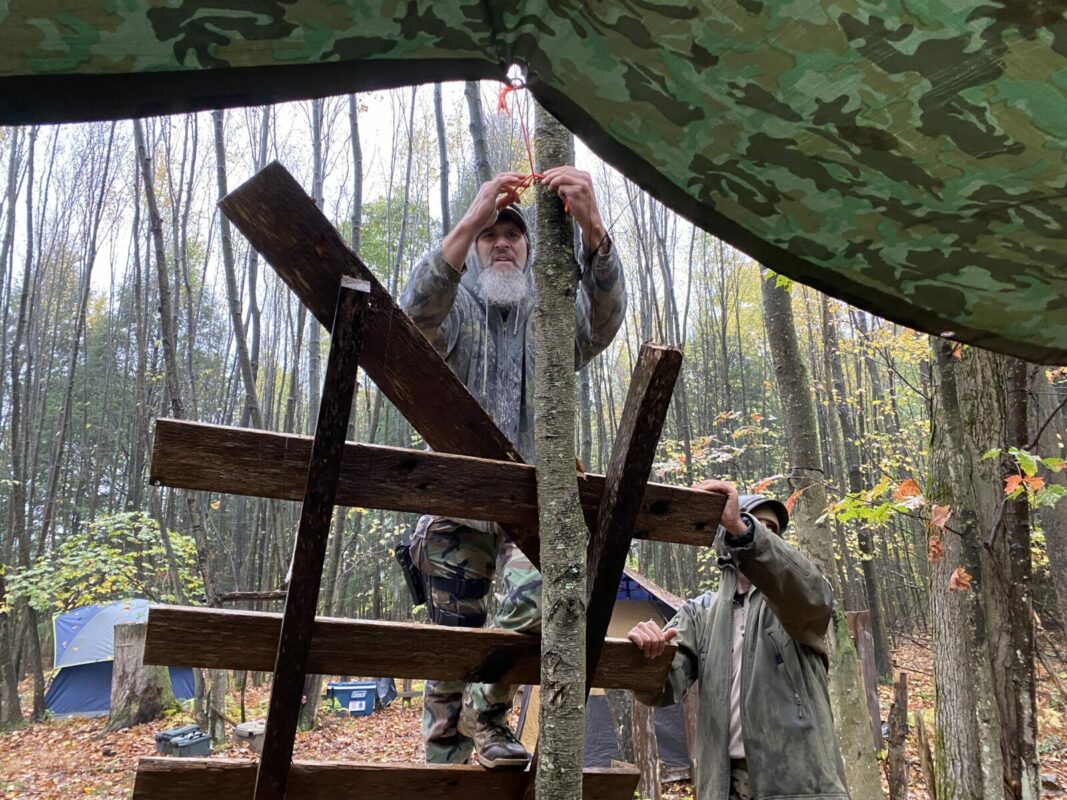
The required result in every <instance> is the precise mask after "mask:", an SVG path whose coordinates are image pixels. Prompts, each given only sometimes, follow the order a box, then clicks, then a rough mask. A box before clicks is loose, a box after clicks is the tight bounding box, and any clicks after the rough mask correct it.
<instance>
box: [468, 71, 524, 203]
mask: <svg viewBox="0 0 1067 800" xmlns="http://www.w3.org/2000/svg"><path fill="white" fill-rule="evenodd" d="M463 94H464V95H465V96H466V98H467V110H468V112H469V114H470V132H471V144H472V145H473V146H474V175H475V178H476V179H477V181H478V183H479V185H480V184H483V183H485V182H486V181H488V180H489V179H491V178H492V177H493V168H492V167H491V166H490V165H489V147H488V146H487V145H486V141H485V118H484V117H483V116H482V88H481V85H480V84H479V83H478V81H467V84H466V87H465V89H464V91H463ZM538 158H539V159H540V156H538Z"/></svg>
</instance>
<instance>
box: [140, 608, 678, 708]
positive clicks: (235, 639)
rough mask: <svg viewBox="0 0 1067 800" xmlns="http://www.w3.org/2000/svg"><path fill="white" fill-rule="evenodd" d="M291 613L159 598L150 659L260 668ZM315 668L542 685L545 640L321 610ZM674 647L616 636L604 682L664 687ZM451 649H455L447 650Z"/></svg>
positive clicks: (601, 675) (311, 667)
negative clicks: (641, 644)
mask: <svg viewBox="0 0 1067 800" xmlns="http://www.w3.org/2000/svg"><path fill="white" fill-rule="evenodd" d="M281 619H282V618H281V615H280V614H271V613H266V612H260V611H223V610H221V609H212V608H188V607H182V606H152V608H151V609H150V610H149V612H148V632H147V635H146V640H145V655H144V663H145V664H155V665H165V666H172V667H205V668H210V669H233V670H256V671H267V672H269V671H270V670H272V669H273V668H274V650H275V647H276V644H277V641H278V633H279V631H280V629H281ZM309 628H310V630H311V634H312V635H311V646H310V650H309V652H308V661H307V671H308V672H310V673H312V674H318V675H387V676H389V677H391V678H435V679H437V680H459V681H463V682H465V683H472V682H473V683H513V684H527V683H529V684H537V683H540V681H541V671H540V669H541V668H540V664H541V649H540V648H541V639H540V637H538V636H528V635H525V634H521V633H514V632H511V631H499V630H492V629H489V628H448V627H445V626H442V625H418V624H414V623H405V622H371V621H369V620H351V619H334V618H330V617H318V618H316V619H315V624H314V626H309ZM674 651H675V648H674V646H673V645H672V646H670V647H669V648H668V651H667V652H666V653H664V654H663V655H662V656H660V657H659V658H655V659H647V658H645V657H644V655H642V654H641V653H640V652H639V651H638V650H637V648H636V647H634V646H633V645H632V644H630V643H629V642H628V641H626V640H625V639H608V640H607V641H606V642H605V644H604V652H603V655H602V657H601V660H600V665H599V668H598V669H597V672H596V675H595V676H594V678H593V684H594V685H595V686H602V687H605V688H614V689H636V690H637V691H651V690H653V689H655V688H657V687H659V686H662V685H663V682H664V681H665V680H666V678H667V672H668V670H669V669H670V664H671V660H672V659H673V658H674ZM442 653H447V654H448V657H447V658H443V657H442V656H441V654H442Z"/></svg>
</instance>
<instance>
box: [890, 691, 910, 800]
mask: <svg viewBox="0 0 1067 800" xmlns="http://www.w3.org/2000/svg"><path fill="white" fill-rule="evenodd" d="M907 734H908V673H906V672H901V673H900V677H898V678H897V683H896V686H895V688H894V691H893V705H892V706H891V707H890V709H889V749H888V757H887V761H888V762H889V763H888V767H889V769H888V778H889V800H908V759H907V756H906V754H905V753H904V741H905V739H906V738H907Z"/></svg>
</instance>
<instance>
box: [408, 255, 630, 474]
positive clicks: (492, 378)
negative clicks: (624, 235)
mask: <svg viewBox="0 0 1067 800" xmlns="http://www.w3.org/2000/svg"><path fill="white" fill-rule="evenodd" d="M575 251H576V258H577V263H578V264H581V265H583V266H585V265H586V264H587V263H588V261H589V259H588V256H587V255H586V253H585V252H584V249H583V248H582V247H581V244H580V242H579V243H578V244H577V245H576V247H575ZM534 257H535V256H534V252H533V248H532V247H531V248H530V249H529V256H528V258H527V267H526V279H527V280H528V281H529V283H530V292H529V294H528V295H527V296H526V298H525V299H524V300H523V301H522V302H521V303H520V304H519V305H518V307H516V308H513V309H511V310H510V311H508V312H507V314H506V315H505V314H503V313H501V311H500V309H498V308H497V307H496V306H492V305H488V304H486V303H484V302H483V301H482V299H481V297H480V294H479V292H478V278H479V276H480V275H481V271H482V264H481V261H480V259H479V258H478V252H477V248H476V247H474V246H472V247H471V249H470V252H469V253H468V255H467V260H466V262H465V264H464V271H463V274H462V276H460V274H459V273H457V272H456V271H455V270H454V269H453V268H452V267H450V266H449V265H448V264H447V263H446V262H445V259H444V257H443V255H442V254H441V248H440V247H437V248H435V249H433V250H431V251H430V252H429V253H427V254H426V255H425V256H424V257H423V258H422V260H421V261H420V262H419V263H418V264H417V265H416V266H415V269H414V270H413V271H412V273H411V277H410V278H409V279H408V283H407V286H405V287H404V291H403V293H402V294H401V296H400V307H401V308H403V309H404V311H406V312H407V314H408V316H409V317H411V319H412V321H413V322H414V323H415V325H416V327H418V329H419V330H420V331H422V334H423V335H424V336H425V337H426V338H427V339H429V341H430V343H431V344H433V346H434V347H435V348H436V349H437V352H438V353H440V354H441V356H442V357H443V358H444V359H445V361H446V362H447V363H448V366H450V367H451V368H452V370H453V371H454V372H455V373H456V375H458V376H459V378H460V380H462V381H463V383H464V384H465V385H466V386H467V388H468V389H469V390H470V392H471V394H473V395H474V397H475V398H476V399H477V400H478V402H479V403H481V405H482V408H484V409H485V410H486V411H488V412H489V415H490V416H491V417H492V418H493V420H494V421H495V422H496V424H497V426H498V427H499V428H500V430H501V431H502V432H503V433H504V435H505V436H507V437H508V439H510V440H511V442H512V444H514V445H515V448H516V449H517V450H518V451H519V453H521V454H522V457H523V458H524V459H526V461H527V462H528V463H533V461H534V446H533V379H534V314H533V310H534V294H533V270H532V269H531V264H532V261H533V259H534ZM625 311H626V285H625V282H624V279H623V274H622V265H621V263H620V262H619V257H618V255H617V253H616V250H615V248H614V247H613V246H612V247H611V248H610V250H609V252H607V253H603V252H600V253H598V254H597V255H596V257H595V258H593V261H592V264H590V265H589V267H588V268H587V269H585V272H584V274H583V275H582V278H581V280H580V282H579V284H578V292H577V297H576V298H575V303H574V316H575V322H576V323H577V335H576V337H575V341H574V368H575V369H576V370H577V369H580V368H581V367H582V366H584V365H585V364H586V363H587V362H588V361H589V360H590V359H592V358H593V356H595V355H597V353H599V352H601V351H602V350H603V349H604V348H606V347H607V346H608V345H609V344H610V343H611V340H612V339H614V338H615V334H616V333H617V332H618V330H619V327H620V326H621V325H622V320H623V314H624V313H625ZM426 390H427V391H433V387H432V386H427V387H426Z"/></svg>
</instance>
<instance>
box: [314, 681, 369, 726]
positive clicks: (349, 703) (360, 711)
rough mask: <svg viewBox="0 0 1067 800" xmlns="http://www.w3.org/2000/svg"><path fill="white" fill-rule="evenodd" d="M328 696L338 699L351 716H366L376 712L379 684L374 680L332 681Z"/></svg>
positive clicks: (327, 685)
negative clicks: (375, 705)
mask: <svg viewBox="0 0 1067 800" xmlns="http://www.w3.org/2000/svg"><path fill="white" fill-rule="evenodd" d="M326 697H327V698H331V699H333V700H336V701H337V702H338V703H339V704H340V706H341V708H343V709H347V710H348V713H349V714H350V715H351V716H353V717H366V716H369V715H371V714H373V713H374V704H375V702H376V701H377V699H378V686H377V684H376V683H375V682H374V681H330V682H329V683H327V684H326Z"/></svg>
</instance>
